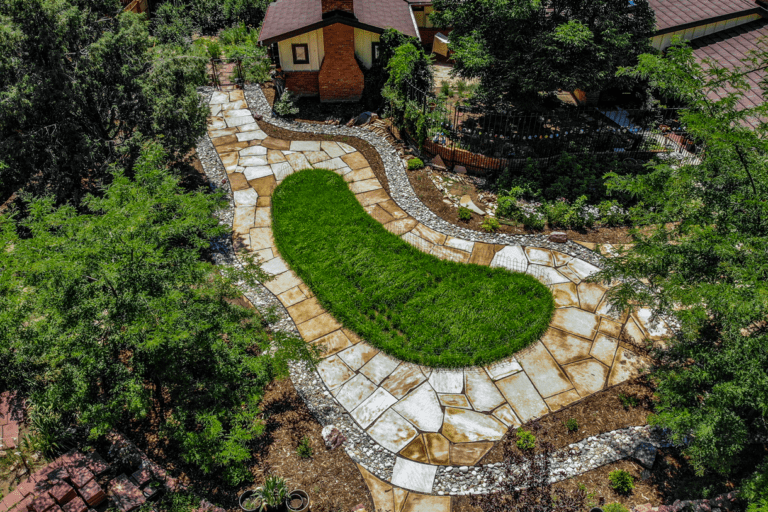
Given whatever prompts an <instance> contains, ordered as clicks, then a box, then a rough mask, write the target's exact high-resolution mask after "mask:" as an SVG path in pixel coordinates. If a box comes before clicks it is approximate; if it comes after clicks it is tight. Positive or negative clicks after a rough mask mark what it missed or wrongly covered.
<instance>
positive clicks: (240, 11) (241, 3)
mask: <svg viewBox="0 0 768 512" xmlns="http://www.w3.org/2000/svg"><path fill="white" fill-rule="evenodd" d="M268 4H269V0H224V6H223V7H224V9H223V11H224V17H225V18H226V19H227V21H229V22H230V23H242V24H244V25H248V26H250V27H254V28H255V27H258V26H259V25H261V22H262V21H263V20H264V14H265V13H266V11H267V5H268Z"/></svg>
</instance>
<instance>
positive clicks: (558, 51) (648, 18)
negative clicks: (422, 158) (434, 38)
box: [432, 0, 655, 100]
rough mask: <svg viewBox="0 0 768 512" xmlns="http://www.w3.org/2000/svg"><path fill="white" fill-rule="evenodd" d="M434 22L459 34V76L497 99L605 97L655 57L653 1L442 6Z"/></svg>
mask: <svg viewBox="0 0 768 512" xmlns="http://www.w3.org/2000/svg"><path fill="white" fill-rule="evenodd" d="M434 7H435V13H434V14H432V20H433V22H434V23H435V24H436V25H437V26H440V27H452V28H453V31H452V32H451V33H450V46H449V47H450V49H451V50H452V51H453V52H455V53H454V54H453V58H454V60H455V62H456V65H455V68H454V69H455V70H456V72H457V73H458V74H459V75H460V76H462V77H465V78H477V79H479V80H480V85H481V90H480V91H479V92H480V93H484V94H485V95H487V96H488V98H489V99H492V100H498V99H500V98H502V99H513V98H516V97H519V96H521V95H530V94H535V93H538V92H539V91H551V90H554V89H557V88H562V89H565V90H574V89H576V88H580V89H584V90H587V91H595V90H600V89H601V88H603V87H605V86H606V85H608V84H610V83H611V82H613V81H615V80H616V78H615V73H616V70H617V69H618V68H619V67H621V66H630V65H633V64H635V63H636V58H637V55H639V54H641V53H647V52H650V51H651V46H650V40H649V38H650V36H651V35H652V33H653V31H654V28H655V21H654V19H655V18H654V14H653V10H652V9H651V7H650V6H649V5H648V1H647V0H635V1H634V2H628V1H627V0H591V1H583V0H545V1H540V0H469V1H467V0H435V2H434Z"/></svg>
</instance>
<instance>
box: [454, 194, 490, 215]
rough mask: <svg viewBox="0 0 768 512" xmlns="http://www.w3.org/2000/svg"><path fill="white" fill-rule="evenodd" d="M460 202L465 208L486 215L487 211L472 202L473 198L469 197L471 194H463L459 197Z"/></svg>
mask: <svg viewBox="0 0 768 512" xmlns="http://www.w3.org/2000/svg"><path fill="white" fill-rule="evenodd" d="M459 204H460V205H461V206H463V207H464V208H469V209H470V210H472V211H473V212H475V213H476V214H478V215H485V212H484V211H483V210H481V209H480V208H478V207H477V205H476V204H475V203H473V202H472V199H471V198H470V197H469V195H465V196H461V199H459Z"/></svg>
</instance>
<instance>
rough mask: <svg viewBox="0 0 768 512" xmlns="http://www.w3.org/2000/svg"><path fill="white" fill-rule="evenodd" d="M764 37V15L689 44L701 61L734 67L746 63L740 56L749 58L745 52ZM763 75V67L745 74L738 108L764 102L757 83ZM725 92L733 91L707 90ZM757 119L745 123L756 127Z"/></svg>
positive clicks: (767, 26) (716, 94)
mask: <svg viewBox="0 0 768 512" xmlns="http://www.w3.org/2000/svg"><path fill="white" fill-rule="evenodd" d="M763 37H765V38H768V19H765V18H764V19H760V20H756V21H752V22H750V23H745V24H744V25H739V26H738V27H734V28H732V29H729V30H724V31H722V32H716V33H714V34H711V35H708V36H704V37H700V38H698V39H694V40H693V41H691V47H692V48H693V54H694V56H695V57H696V58H697V59H698V60H699V61H700V62H701V61H702V60H703V59H712V60H714V61H716V62H717V63H718V64H719V65H720V66H722V67H724V68H728V69H733V68H735V67H737V66H738V67H745V66H747V64H745V63H743V62H742V59H744V58H746V57H748V55H747V54H748V52H749V51H750V50H755V49H756V46H755V42H756V41H757V40H758V39H760V38H763ZM704 66H706V64H704ZM766 75H768V73H767V72H766V70H765V69H758V70H757V71H753V72H751V73H747V74H746V75H744V79H745V80H746V81H747V83H748V84H749V87H750V90H749V91H747V92H746V93H745V94H744V96H743V97H742V98H741V100H740V101H739V106H740V107H741V108H751V107H756V106H758V105H761V104H762V103H764V102H765V100H764V98H763V97H762V94H761V93H762V90H761V89H760V82H761V81H762V80H764V79H765V77H766ZM728 92H732V91H731V89H730V88H723V89H721V90H719V91H712V92H710V94H709V97H710V98H712V99H720V98H722V97H723V96H725V94H727V93H728ZM757 122H758V121H757V119H754V120H752V121H750V122H749V123H748V124H749V125H750V126H753V127H755V126H756V125H757Z"/></svg>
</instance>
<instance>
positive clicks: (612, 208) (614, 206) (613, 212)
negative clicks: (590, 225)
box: [597, 200, 627, 226]
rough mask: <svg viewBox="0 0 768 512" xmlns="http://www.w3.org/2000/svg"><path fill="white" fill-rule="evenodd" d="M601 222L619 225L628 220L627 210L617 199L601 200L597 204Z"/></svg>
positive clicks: (607, 224)
mask: <svg viewBox="0 0 768 512" xmlns="http://www.w3.org/2000/svg"><path fill="white" fill-rule="evenodd" d="M597 211H598V215H599V216H600V222H601V223H602V224H603V225H606V226H619V225H621V224H625V223H626V222H627V211H626V210H625V209H624V208H622V207H621V206H620V205H619V202H618V201H616V200H612V201H601V202H600V204H598V205H597Z"/></svg>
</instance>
